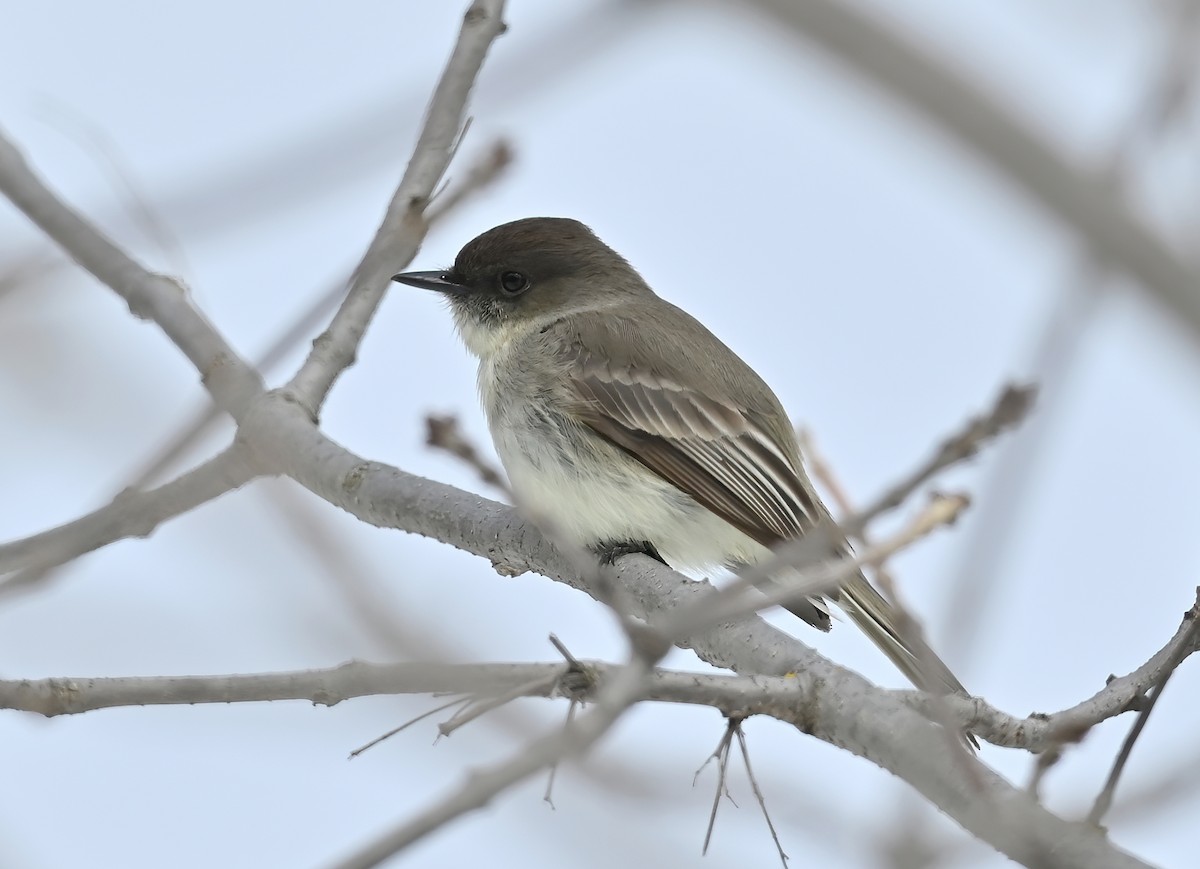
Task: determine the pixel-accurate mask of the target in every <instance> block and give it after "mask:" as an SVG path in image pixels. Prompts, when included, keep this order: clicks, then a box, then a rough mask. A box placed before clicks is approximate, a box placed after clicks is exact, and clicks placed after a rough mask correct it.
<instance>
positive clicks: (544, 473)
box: [492, 414, 766, 569]
mask: <svg viewBox="0 0 1200 869" xmlns="http://www.w3.org/2000/svg"><path fill="white" fill-rule="evenodd" d="M504 416H505V414H500V417H501V418H500V419H495V420H494V421H493V425H492V437H493V440H494V441H495V444H496V451H497V452H498V453H499V455H500V460H501V461H502V462H503V464H504V469H505V470H506V471H507V472H508V477H509V480H510V482H511V483H512V488H513V492H514V494H515V495H516V497H517V500H518V503H519V505H520V506H521V507H522V508H524V509H525V510H526V512H527V513H529V517H530V519H531V520H533V522H534V524H536V525H538V526H540V527H542V528H543V529H544V530H545V531H546V532H547V533H548V536H550V537H551V538H552V539H555V538H558V539H561V540H564V541H566V542H568V543H570V544H572V545H576V546H585V547H590V546H595V545H596V544H599V543H613V542H640V541H649V542H650V543H652V544H654V546H655V548H656V549H657V550H658V551H659V553H660V554H661V555H662V556H663V557H664V558H665V559H666V560H667V561H668V562H669V563H670V564H671V565H672V566H674V567H680V568H688V569H702V568H711V567H716V566H721V565H725V564H729V563H731V562H742V563H750V562H753V561H756V560H758V559H759V558H761V557H762V555H763V554H765V552H766V550H765V549H764V548H763V547H761V546H760V545H759V544H757V543H755V542H754V541H753V540H751V539H750V538H749V537H747V536H746V535H744V534H743V533H742V532H740V531H738V530H737V529H736V528H734V527H733V526H732V525H730V524H729V523H727V522H725V521H724V520H723V519H721V518H719V517H718V516H716V515H715V514H713V513H711V512H709V511H708V510H707V509H705V508H704V507H702V506H700V505H699V504H698V503H696V501H694V500H693V499H692V498H691V497H690V496H688V495H686V494H684V493H683V492H681V491H679V490H678V489H676V488H675V487H674V486H672V485H671V484H669V483H667V482H666V481H664V480H662V479H661V478H660V477H658V476H657V475H655V474H654V473H652V472H651V471H650V470H648V469H647V468H645V467H643V466H642V465H640V464H639V463H638V462H636V461H635V460H634V459H632V458H630V457H629V456H627V455H626V454H625V453H624V452H622V451H620V450H618V449H617V448H616V447H613V446H611V445H609V444H608V443H607V442H602V441H598V440H596V439H593V438H587V439H581V434H580V432H579V431H578V430H575V431H573V432H568V433H567V438H569V440H567V441H566V442H567V443H569V444H570V446H569V447H567V448H566V449H563V450H554V449H539V448H537V447H534V446H532V444H531V443H530V441H531V439H530V438H527V437H526V438H522V437H520V436H518V435H517V434H515V433H514V430H513V429H512V428H510V427H509V426H508V425H507V424H506V420H505V419H504V418H503V417H504ZM541 423H542V424H543V425H547V424H549V423H548V421H547V420H544V419H543V420H541ZM554 428H556V429H558V430H559V431H562V428H561V427H560V426H558V425H555V426H554ZM518 430H519V431H524V430H526V429H525V428H524V427H522V428H520V429H518ZM580 455H582V456H585V457H586V459H585V461H583V462H579V461H576V460H574V458H575V457H576V456H580ZM581 466H586V467H587V468H588V469H589V470H588V471H587V472H586V473H585V472H583V471H582V470H581Z"/></svg>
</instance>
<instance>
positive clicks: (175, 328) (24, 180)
mask: <svg viewBox="0 0 1200 869" xmlns="http://www.w3.org/2000/svg"><path fill="white" fill-rule="evenodd" d="M0 192H2V193H3V194H4V195H5V196H7V197H8V198H9V200H10V201H11V202H12V203H13V204H14V205H16V206H17V208H19V209H21V211H23V212H24V213H25V215H26V216H27V217H28V218H29V219H30V220H31V221H33V222H34V223H35V224H37V226H39V227H40V228H41V229H42V231H43V232H45V233H46V234H47V235H48V236H50V237H51V238H52V239H54V241H55V242H57V243H58V244H59V245H60V246H61V247H62V248H63V249H64V250H65V251H66V252H67V253H68V254H70V255H71V257H72V258H73V259H74V260H75V261H76V262H77V263H79V265H81V266H82V267H83V268H85V269H86V270H87V271H89V272H91V273H92V274H93V275H95V276H96V278H98V279H99V280H100V281H101V282H103V283H104V284H107V285H108V286H109V287H110V288H111V289H113V290H114V291H115V292H116V293H117V294H118V295H120V296H121V297H122V298H123V299H125V301H126V302H127V303H128V304H129V309H130V311H131V312H132V313H133V315H134V316H135V317H138V318H140V319H143V320H151V321H153V322H154V323H157V324H158V326H159V327H160V328H161V329H162V330H163V332H165V333H166V334H167V337H168V338H170V339H171V341H172V342H174V343H175V345H176V346H177V347H178V348H179V349H180V350H182V351H183V353H184V355H186V356H187V358H188V359H189V360H190V361H191V363H192V364H193V365H194V366H195V367H196V370H197V371H199V372H200V379H201V382H202V383H203V384H204V387H205V388H206V389H207V390H208V391H209V394H211V395H212V397H213V400H214V401H215V402H216V403H217V405H218V406H219V407H220V408H221V409H222V410H224V411H226V412H227V413H229V414H230V415H231V416H233V417H234V419H240V418H241V417H242V416H243V414H244V413H245V412H246V409H247V407H248V405H249V403H250V402H251V401H252V400H253V399H254V398H256V397H258V396H260V395H261V394H262V392H263V384H262V379H261V378H260V377H259V375H258V372H256V371H255V370H254V369H253V368H251V367H250V366H249V365H247V364H246V362H245V361H244V360H242V359H241V357H239V356H238V355H237V353H236V352H235V351H234V349H233V348H232V347H231V346H230V345H229V344H228V343H227V342H226V341H225V339H224V338H222V337H221V335H220V334H219V333H218V332H217V331H216V329H214V328H213V326H212V324H211V323H209V322H208V320H206V319H205V318H204V316H203V315H202V314H201V313H200V312H199V311H198V310H197V309H196V308H195V307H194V306H193V305H192V303H191V300H190V299H189V298H188V293H187V290H186V289H185V288H184V286H183V285H182V284H180V283H178V282H177V281H175V280H173V279H172V278H170V277H167V276H166V275H157V274H154V273H152V272H149V271H147V270H146V269H145V268H143V267H142V266H141V265H140V264H138V263H137V262H136V261H134V260H133V259H132V258H131V257H130V256H129V255H128V254H126V253H125V252H124V251H122V250H121V249H120V248H118V247H117V246H116V245H114V244H113V243H112V242H111V241H109V240H108V239H107V238H105V237H104V235H102V234H101V233H100V231H99V230H97V229H96V228H95V227H94V226H92V225H91V224H90V223H88V222H87V221H85V220H84V219H83V218H81V217H80V216H79V215H78V214H76V213H75V212H74V211H72V210H71V209H70V208H69V207H68V206H67V205H66V204H65V203H63V202H62V200H60V199H59V198H58V197H57V196H55V195H54V194H53V193H52V192H51V191H50V190H49V188H47V187H46V185H45V184H43V183H42V182H41V180H40V179H39V178H38V177H37V176H36V175H34V173H33V171H32V169H30V167H29V165H28V164H27V163H26V162H25V159H24V158H23V157H22V156H21V153H20V152H19V151H18V150H17V149H16V148H15V147H14V146H13V145H12V143H11V142H9V141H8V139H7V138H5V137H4V136H3V134H0Z"/></svg>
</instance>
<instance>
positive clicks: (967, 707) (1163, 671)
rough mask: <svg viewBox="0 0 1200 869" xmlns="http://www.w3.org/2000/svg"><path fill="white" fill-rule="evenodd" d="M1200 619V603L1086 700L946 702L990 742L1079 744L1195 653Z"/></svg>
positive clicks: (920, 700) (1034, 746) (916, 698)
mask: <svg viewBox="0 0 1200 869" xmlns="http://www.w3.org/2000/svg"><path fill="white" fill-rule="evenodd" d="M1198 621H1200V603H1197V604H1194V605H1193V606H1192V608H1191V609H1189V610H1188V611H1187V612H1186V613H1184V616H1183V621H1182V622H1181V623H1180V625H1179V629H1178V630H1177V631H1176V632H1175V635H1174V636H1173V637H1171V639H1170V640H1169V641H1168V642H1167V644H1166V645H1165V646H1163V647H1162V648H1161V649H1160V650H1159V651H1158V652H1156V653H1155V654H1154V656H1153V657H1151V658H1150V660H1148V661H1147V662H1146V663H1145V664H1143V665H1142V666H1141V667H1138V669H1136V670H1134V671H1133V672H1132V673H1129V674H1128V675H1125V676H1121V677H1119V678H1118V677H1110V678H1109V680H1108V682H1107V684H1106V685H1105V686H1104V688H1102V689H1101V690H1100V691H1098V692H1097V693H1096V694H1094V695H1093V696H1091V697H1089V698H1088V699H1087V700H1084V701H1082V702H1081V703H1077V704H1076V705H1075V706H1072V707H1070V708H1068V709H1064V710H1062V711H1061V712H1055V713H1053V714H1049V715H1047V714H1045V713H1034V714H1033V715H1030V716H1029V717H1027V718H1018V717H1016V716H1012V715H1008V714H1007V713H1004V712H1001V711H999V710H998V709H994V708H992V707H991V706H989V705H987V703H985V702H984V701H982V700H980V699H978V698H968V697H948V698H946V702H947V703H949V704H950V706H951V708H952V709H953V710H954V713H955V716H956V717H957V719H958V720H959V721H960V722H961V723H962V724H963V725H964V726H966V727H968V728H969V729H970V730H971V732H972V733H974V734H976V735H977V736H978V737H979V738H980V739H985V740H987V741H988V742H990V743H992V744H993V745H1003V746H1007V747H1009V748H1024V749H1028V750H1029V751H1034V752H1041V751H1046V750H1048V749H1051V748H1053V747H1055V746H1056V745H1062V744H1064V743H1068V742H1078V741H1079V740H1080V739H1082V738H1083V737H1084V736H1085V735H1086V734H1087V732H1088V731H1089V730H1091V728H1093V727H1095V726H1096V725H1097V724H1099V723H1100V722H1102V721H1106V720H1108V719H1109V718H1113V717H1115V716H1117V715H1120V714H1122V713H1124V712H1128V711H1130V710H1133V709H1140V708H1141V707H1142V706H1143V705H1144V703H1145V699H1146V694H1147V692H1148V691H1150V689H1152V688H1153V687H1154V686H1156V685H1160V684H1162V682H1163V681H1164V676H1166V675H1167V674H1169V673H1171V672H1173V671H1174V670H1175V668H1176V667H1178V666H1179V663H1180V662H1181V661H1183V660H1184V659H1186V658H1187V657H1188V656H1189V655H1192V654H1195V653H1196V652H1197V651H1200V637H1198V635H1197V631H1196V625H1197V623H1198ZM906 695H907V697H908V700H909V702H910V703H912V704H913V705H914V706H915V707H917V708H919V709H926V708H927V706H928V703H929V698H927V697H925V696H924V695H922V694H920V693H919V692H915V691H912V692H906Z"/></svg>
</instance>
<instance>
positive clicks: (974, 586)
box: [945, 0, 1200, 654]
mask: <svg viewBox="0 0 1200 869" xmlns="http://www.w3.org/2000/svg"><path fill="white" fill-rule="evenodd" d="M1198 12H1200V4H1197V3H1195V2H1193V0H1186V2H1185V3H1183V4H1180V5H1179V6H1178V7H1177V8H1175V9H1173V10H1170V12H1169V13H1167V12H1166V10H1164V13H1166V15H1165V17H1166V18H1167V19H1169V22H1168V23H1169V29H1168V31H1167V35H1166V39H1167V41H1168V42H1169V45H1168V46H1167V50H1166V51H1165V52H1164V55H1163V58H1162V60H1161V61H1160V63H1159V67H1158V69H1157V70H1156V71H1155V74H1154V75H1153V76H1151V79H1150V81H1149V82H1148V83H1147V84H1146V86H1145V89H1144V93H1142V94H1141V95H1140V97H1139V98H1138V99H1137V100H1136V102H1135V104H1134V106H1133V107H1132V110H1131V112H1130V116H1129V117H1128V118H1127V120H1126V122H1125V124H1124V129H1123V130H1121V131H1120V132H1119V134H1118V135H1117V136H1116V137H1115V140H1114V141H1113V143H1112V144H1111V146H1110V147H1109V149H1108V153H1107V155H1106V157H1105V159H1104V163H1103V165H1102V175H1103V179H1102V180H1103V182H1104V183H1106V184H1107V185H1108V187H1109V189H1111V190H1112V192H1113V195H1114V196H1119V195H1120V194H1121V193H1122V192H1123V191H1124V190H1125V189H1126V187H1127V185H1128V183H1129V181H1130V180H1131V176H1132V175H1133V174H1134V170H1135V169H1136V167H1137V159H1138V153H1139V145H1142V144H1144V143H1145V142H1146V141H1148V140H1149V141H1153V140H1155V139H1157V138H1160V137H1163V136H1164V135H1165V134H1166V133H1167V132H1169V131H1170V130H1171V128H1172V127H1174V126H1175V125H1176V124H1177V123H1179V122H1180V119H1181V116H1182V115H1183V109H1184V106H1185V105H1186V101H1187V96H1188V94H1189V92H1190V91H1191V90H1192V88H1193V81H1192V79H1193V76H1194V66H1195V62H1196V60H1195V58H1196V51H1195V48H1196V35H1197V34H1196V31H1197V26H1198V24H1200V14H1198ZM1108 266H1109V262H1108V261H1107V260H1106V259H1105V258H1103V257H1101V256H1098V255H1097V252H1096V251H1095V250H1091V251H1084V252H1083V255H1082V256H1081V257H1080V261H1079V263H1078V264H1077V265H1076V268H1075V274H1074V275H1073V276H1072V278H1071V279H1070V282H1069V283H1068V285H1067V286H1066V287H1064V288H1063V289H1062V290H1061V291H1060V293H1059V298H1058V300H1057V301H1056V304H1055V307H1054V309H1053V310H1052V311H1051V313H1050V314H1049V316H1048V317H1047V318H1046V320H1045V322H1044V323H1043V324H1042V325H1041V327H1040V333H1039V335H1038V337H1037V338H1036V339H1035V341H1034V350H1033V353H1032V355H1031V361H1032V364H1031V369H1032V371H1033V372H1034V376H1036V377H1037V378H1038V381H1039V385H1040V387H1041V389H1042V390H1043V391H1044V392H1045V393H1046V395H1047V398H1048V400H1047V401H1045V402H1044V407H1045V412H1044V413H1042V414H1040V415H1039V417H1038V418H1037V419H1035V420H1033V421H1032V423H1031V425H1029V426H1028V427H1027V428H1026V429H1025V431H1023V432H1022V433H1021V434H1020V436H1018V437H1017V438H1016V439H1015V440H1014V441H1013V442H1012V443H1010V444H1008V445H1007V446H1006V447H1005V448H1004V449H1001V450H1000V452H999V455H998V456H997V458H996V461H995V463H994V464H993V465H992V467H991V468H990V469H989V473H988V476H987V479H986V481H985V483H984V486H983V488H982V490H981V497H980V499H979V502H980V503H979V512H978V513H977V514H976V516H975V522H974V523H973V524H972V526H971V527H969V528H968V530H967V532H966V540H965V541H964V542H963V545H962V546H961V547H960V550H959V551H960V553H961V555H960V556H959V563H958V565H957V566H956V567H955V568H953V569H952V573H951V575H952V576H954V577H955V578H956V581H955V582H954V584H953V585H952V587H951V589H952V590H951V597H950V601H949V604H948V606H947V607H946V612H947V614H952V615H951V617H950V618H948V619H947V626H946V632H945V638H946V639H945V643H946V646H947V648H949V649H951V650H955V651H958V652H959V653H960V654H961V653H965V651H966V649H967V647H968V646H969V644H970V643H971V642H972V640H973V639H974V638H976V637H979V636H981V635H982V631H981V630H980V625H981V623H982V620H983V619H984V617H985V615H986V614H987V613H990V612H992V611H993V601H994V599H995V597H996V595H997V593H998V591H999V589H1000V588H1001V587H1002V585H1003V584H1002V583H1001V582H1000V581H999V576H1000V571H1001V570H1002V569H1003V566H1004V562H1005V558H1004V556H1005V554H1006V553H1007V552H1008V551H1009V550H1010V549H1011V548H1012V539H1013V534H1014V532H1015V530H1016V528H1017V526H1018V523H1019V522H1020V521H1021V518H1022V517H1023V516H1024V515H1025V512H1024V511H1023V510H1022V503H1023V502H1024V500H1025V499H1026V497H1028V493H1029V491H1030V489H1031V488H1032V487H1033V486H1034V485H1035V483H1036V481H1037V480H1038V479H1039V475H1038V473H1037V469H1038V463H1039V462H1040V461H1041V459H1042V458H1043V456H1044V455H1045V452H1046V449H1047V447H1048V446H1049V444H1050V434H1051V432H1052V431H1053V422H1054V421H1055V420H1056V415H1058V416H1061V414H1062V413H1063V412H1064V408H1065V407H1066V406H1067V404H1068V403H1067V402H1061V401H1058V400H1057V398H1058V397H1059V396H1060V395H1061V392H1060V390H1061V389H1062V388H1063V385H1064V384H1065V383H1066V382H1067V380H1068V378H1069V377H1070V375H1071V374H1072V371H1073V368H1074V366H1075V363H1076V361H1077V359H1078V357H1079V353H1080V350H1081V348H1082V347H1083V346H1084V338H1085V336H1086V335H1087V326H1088V324H1089V323H1090V322H1091V319H1092V317H1093V316H1094V315H1095V314H1096V312H1097V310H1098V308H1099V305H1098V302H1099V301H1100V300H1101V299H1102V298H1103V297H1104V296H1105V295H1106V294H1107V292H1108V291H1109V290H1110V289H1111V284H1112V281H1111V277H1112V275H1111V274H1110V272H1109V268H1108Z"/></svg>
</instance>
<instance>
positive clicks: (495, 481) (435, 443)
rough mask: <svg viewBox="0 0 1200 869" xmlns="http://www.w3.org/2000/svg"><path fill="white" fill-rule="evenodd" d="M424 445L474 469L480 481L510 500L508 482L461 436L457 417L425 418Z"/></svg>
mask: <svg viewBox="0 0 1200 869" xmlns="http://www.w3.org/2000/svg"><path fill="white" fill-rule="evenodd" d="M425 445H426V446H430V447H434V448H436V449H440V450H445V451H446V452H448V453H450V455H452V456H455V457H456V458H458V459H460V460H461V461H462V462H463V463H465V464H466V465H468V466H470V467H472V468H474V469H475V472H476V473H477V474H479V479H480V480H482V481H483V482H484V483H486V484H487V485H489V486H491V487H492V488H493V489H496V490H497V491H498V492H500V493H501V494H502V495H505V496H506V497H508V498H509V499H510V500H511V499H512V491H511V490H510V489H509V488H508V481H507V480H506V479H504V474H503V473H501V472H500V470H499V469H498V468H497V467H496V466H495V465H493V464H491V463H490V462H488V461H486V460H485V459H484V458H483V456H481V455H479V450H477V449H476V448H475V445H474V444H473V443H471V441H469V440H468V439H467V438H466V437H465V436H464V435H463V433H462V429H461V428H459V425H458V417H456V416H453V415H450V416H438V415H437V414H433V413H431V414H429V415H427V416H426V417H425Z"/></svg>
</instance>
